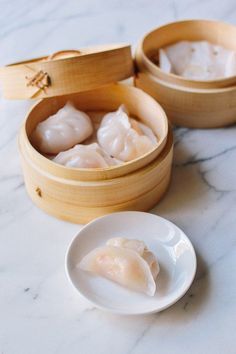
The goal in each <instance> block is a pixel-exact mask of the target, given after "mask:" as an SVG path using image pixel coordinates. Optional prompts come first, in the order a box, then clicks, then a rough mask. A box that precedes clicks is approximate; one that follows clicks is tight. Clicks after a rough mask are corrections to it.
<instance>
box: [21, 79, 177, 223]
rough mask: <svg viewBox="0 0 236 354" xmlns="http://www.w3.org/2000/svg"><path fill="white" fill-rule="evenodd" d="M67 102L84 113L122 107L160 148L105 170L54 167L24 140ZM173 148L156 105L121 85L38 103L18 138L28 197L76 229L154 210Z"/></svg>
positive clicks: (164, 186)
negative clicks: (101, 219) (104, 217)
mask: <svg viewBox="0 0 236 354" xmlns="http://www.w3.org/2000/svg"><path fill="white" fill-rule="evenodd" d="M68 100H70V101H71V102H73V104H74V105H75V106H76V107H77V108H79V109H82V110H85V111H87V110H90V111H91V110H95V111H96V110H103V111H104V110H107V111H110V110H114V109H117V108H118V106H119V105H120V104H121V103H125V105H126V106H127V108H128V110H129V111H130V113H131V114H132V115H133V116H135V117H137V118H138V119H139V120H140V121H142V122H144V123H146V124H148V125H149V126H150V127H151V128H152V129H153V131H154V132H155V133H156V134H158V135H159V145H158V146H157V148H155V149H154V150H153V151H151V152H150V153H148V154H146V155H144V156H142V157H140V158H138V159H136V160H133V161H131V162H129V163H125V164H124V165H121V166H113V167H110V168H106V169H73V168H68V167H64V166H61V165H58V164H56V163H54V162H52V161H50V160H49V159H47V158H45V157H44V156H43V155H41V154H40V153H38V152H37V151H36V150H35V149H34V148H33V146H32V145H31V143H30V139H29V137H30V134H31V133H32V131H33V130H34V128H35V126H36V125H37V124H38V123H39V122H40V121H42V120H44V119H45V118H47V117H48V116H49V115H50V114H53V113H55V112H56V111H57V110H58V109H59V108H61V107H62V106H63V105H64V104H65V102H67V101H68ZM161 134H162V135H161ZM167 135H168V136H167ZM172 146H173V142H172V134H171V132H170V130H169V133H168V126H167V119H166V116H165V113H164V111H163V110H162V109H161V107H160V106H159V104H158V103H157V102H156V101H155V100H153V99H152V98H151V97H150V96H148V95H147V94H145V93H144V92H142V91H141V90H139V89H137V88H135V87H131V86H126V85H122V84H111V85H107V86H104V87H101V88H98V89H94V90H90V91H86V92H80V93H77V94H71V95H66V96H60V97H52V98H49V99H47V100H45V99H44V100H41V101H40V102H39V103H37V104H36V105H35V106H34V107H33V108H32V110H31V111H30V112H29V114H28V115H27V118H26V121H25V123H24V124H23V126H22V127H21V131H20V136H19V149H20V156H21V161H22V167H23V172H24V178H25V184H26V189H27V191H28V194H29V196H30V197H31V199H32V200H33V201H34V203H35V204H36V205H38V206H39V207H40V208H41V209H43V210H45V211H46V212H48V213H50V214H52V215H54V216H56V217H58V218H61V219H64V220H68V221H71V222H75V223H86V222H88V221H90V220H92V219H93V218H95V217H98V216H100V215H104V214H107V213H111V212H114V211H120V210H148V209H149V208H151V207H152V206H153V205H155V204H156V203H157V202H158V201H159V199H160V198H161V197H162V195H163V194H164V192H165V191H166V189H167V187H168V184H169V181H170V174H171V162H172Z"/></svg>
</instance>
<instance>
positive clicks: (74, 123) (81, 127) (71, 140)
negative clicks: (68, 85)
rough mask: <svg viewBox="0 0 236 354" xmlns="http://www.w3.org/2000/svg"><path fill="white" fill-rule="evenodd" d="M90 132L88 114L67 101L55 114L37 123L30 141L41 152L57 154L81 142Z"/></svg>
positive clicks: (90, 126) (91, 128) (91, 126)
mask: <svg viewBox="0 0 236 354" xmlns="http://www.w3.org/2000/svg"><path fill="white" fill-rule="evenodd" d="M92 133H93V125H92V122H91V120H90V118H89V116H88V115H87V114H86V113H84V112H81V111H79V110H77V109H76V108H75V107H74V106H73V105H72V104H71V103H70V102H68V103H67V104H66V105H65V106H64V107H63V108H61V109H60V110H59V111H58V112H57V113H56V114H54V115H53V116H50V117H49V118H47V119H46V120H44V121H43V122H41V123H39V124H38V125H37V127H36V129H35V130H34V132H33V133H32V136H31V142H32V144H33V145H34V146H35V147H36V148H37V149H38V150H39V151H40V152H42V153H45V154H58V153H59V152H61V151H65V150H67V149H70V148H71V147H72V146H74V145H76V144H79V143H81V142H83V141H84V140H85V139H87V138H88V137H89V136H90V135H91V134H92Z"/></svg>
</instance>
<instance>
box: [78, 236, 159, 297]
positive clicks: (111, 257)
mask: <svg viewBox="0 0 236 354" xmlns="http://www.w3.org/2000/svg"><path fill="white" fill-rule="evenodd" d="M79 268H80V269H82V270H85V271H88V272H92V273H94V274H97V275H100V276H102V277H104V278H107V279H110V280H112V281H114V282H116V283H118V284H120V285H122V286H124V287H127V288H129V289H131V290H134V291H137V292H142V293H145V294H147V295H150V296H153V295H154V294H155V291H156V283H155V279H156V277H157V275H158V273H159V265H158V262H157V260H156V257H155V256H154V254H153V253H152V252H150V251H149V250H148V249H147V247H146V245H145V244H144V243H143V242H142V241H139V240H128V239H125V238H114V239H110V240H108V242H107V244H106V246H103V247H99V248H95V249H94V250H93V251H91V252H90V253H88V254H87V255H86V256H85V257H84V258H83V259H82V261H81V262H80V263H79Z"/></svg>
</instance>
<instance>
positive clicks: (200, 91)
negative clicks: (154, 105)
mask: <svg viewBox="0 0 236 354" xmlns="http://www.w3.org/2000/svg"><path fill="white" fill-rule="evenodd" d="M136 64H137V67H138V69H139V71H138V73H137V75H136V76H137V77H139V76H140V75H146V76H148V77H149V78H150V79H151V80H153V81H154V82H156V83H158V84H161V85H162V86H165V87H168V88H171V89H173V90H177V91H181V92H189V93H194V94H205V95H215V94H226V93H230V92H234V91H236V83H235V85H233V86H230V87H220V88H197V87H187V86H181V85H178V84H177V83H172V82H169V81H165V80H163V79H162V78H159V77H157V76H155V75H153V74H152V73H150V72H149V71H148V70H147V69H146V68H145V67H144V65H143V62H142V61H141V59H140V57H139V56H137V57H136Z"/></svg>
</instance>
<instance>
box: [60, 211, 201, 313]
mask: <svg viewBox="0 0 236 354" xmlns="http://www.w3.org/2000/svg"><path fill="white" fill-rule="evenodd" d="M117 236H123V237H127V238H136V239H140V240H143V241H144V242H145V243H146V245H147V246H148V248H149V249H150V250H151V251H152V252H154V253H155V254H156V256H157V259H158V261H159V263H160V273H159V275H158V277H157V281H156V284H157V291H156V294H155V295H154V296H153V297H151V296H148V295H144V294H139V293H136V292H133V291H130V290H127V289H125V288H123V287H121V286H120V285H117V284H115V283H113V282H111V281H109V280H106V279H103V278H101V277H99V276H95V275H92V274H91V273H87V272H85V271H83V270H80V269H79V268H78V267H76V266H77V264H78V263H79V262H80V260H81V259H82V258H83V257H84V256H85V255H86V254H87V253H88V252H89V251H91V250H92V249H94V248H95V247H99V246H102V245H104V244H105V242H106V241H107V240H108V239H109V238H112V237H117ZM195 272H196V255H195V252H194V249H193V246H192V244H191V242H190V241H189V239H188V238H187V236H186V235H185V234H184V233H183V231H181V230H180V229H179V228H178V227H177V226H175V225H174V224H173V223H171V222H169V221H167V220H165V219H164V218H161V217H159V216H156V215H153V214H148V213H141V212H133V211H128V212H120V213H114V214H109V215H106V216H104V217H101V218H98V219H96V220H94V221H92V222H90V223H89V224H88V225H86V226H85V227H84V228H83V229H82V230H81V231H80V232H79V233H78V235H77V236H76V237H75V238H74V239H73V241H72V243H71V244H70V246H69V248H68V251H67V255H66V273H67V275H68V278H69V280H70V281H71V283H72V284H73V285H74V287H75V288H76V289H77V290H78V292H79V293H80V294H81V295H82V296H83V297H85V298H86V299H87V300H89V301H90V302H91V303H92V304H93V305H95V306H96V307H98V308H100V309H103V310H106V311H110V312H114V313H118V314H126V315H138V314H147V313H153V312H158V311H161V310H163V309H165V308H167V307H169V306H170V305H172V304H174V303H175V302H176V301H177V300H179V299H180V298H181V297H182V296H183V295H184V294H185V293H186V291H187V290H188V288H189V287H190V285H191V283H192V281H193V278H194V275H195Z"/></svg>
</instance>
